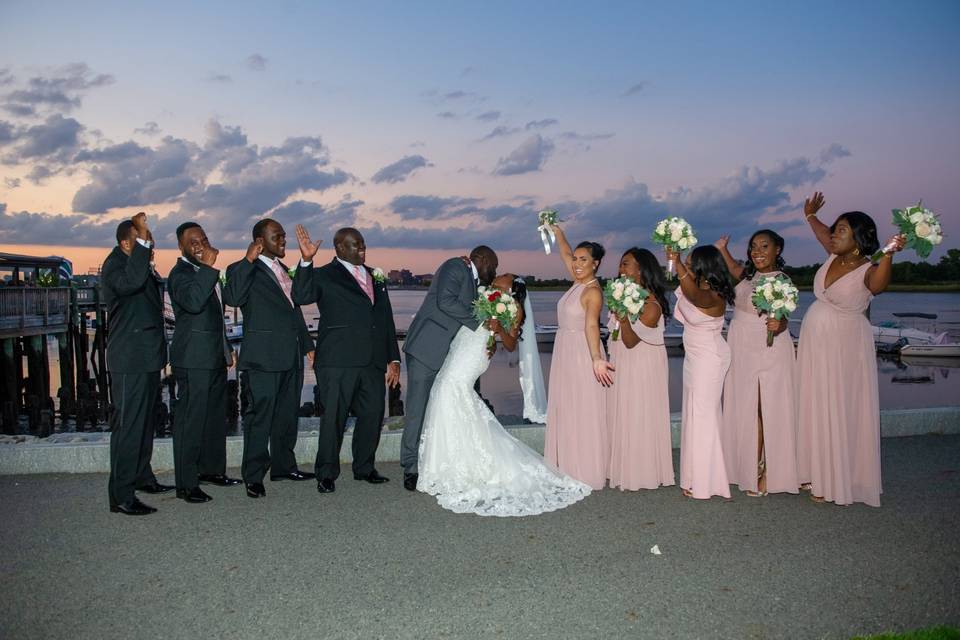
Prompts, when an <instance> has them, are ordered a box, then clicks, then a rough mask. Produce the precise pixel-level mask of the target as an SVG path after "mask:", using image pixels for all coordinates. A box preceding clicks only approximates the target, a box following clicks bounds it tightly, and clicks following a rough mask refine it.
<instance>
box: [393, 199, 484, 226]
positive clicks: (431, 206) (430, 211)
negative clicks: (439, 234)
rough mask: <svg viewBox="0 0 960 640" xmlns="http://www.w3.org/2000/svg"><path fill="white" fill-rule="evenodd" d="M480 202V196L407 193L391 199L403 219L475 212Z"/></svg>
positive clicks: (430, 218)
mask: <svg viewBox="0 0 960 640" xmlns="http://www.w3.org/2000/svg"><path fill="white" fill-rule="evenodd" d="M480 202H482V200H481V199H480V198H460V197H455V196H454V197H442V196H418V195H405V196H397V197H396V198H394V199H393V200H391V201H390V205H389V206H390V209H391V210H392V211H393V212H394V213H396V214H398V215H399V216H400V217H401V218H402V219H403V220H442V219H446V218H457V217H459V216H463V215H467V214H469V213H474V212H476V211H478V208H477V205H478V204H479V203H480Z"/></svg>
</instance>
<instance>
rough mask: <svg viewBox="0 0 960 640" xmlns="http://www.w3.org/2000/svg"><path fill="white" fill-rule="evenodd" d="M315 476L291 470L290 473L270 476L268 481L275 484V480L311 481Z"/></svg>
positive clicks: (307, 472) (306, 472)
mask: <svg viewBox="0 0 960 640" xmlns="http://www.w3.org/2000/svg"><path fill="white" fill-rule="evenodd" d="M316 477H317V476H316V474H314V473H310V472H309V471H299V470H296V469H295V470H293V471H291V472H290V473H281V474H278V475H272V474H271V475H270V481H271V482H276V481H277V480H298V481H299V480H312V479H314V478H316Z"/></svg>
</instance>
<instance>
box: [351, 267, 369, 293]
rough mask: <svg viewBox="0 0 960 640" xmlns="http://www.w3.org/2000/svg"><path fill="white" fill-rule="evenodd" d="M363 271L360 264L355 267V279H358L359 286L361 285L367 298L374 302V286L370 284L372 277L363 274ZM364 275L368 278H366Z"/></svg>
mask: <svg viewBox="0 0 960 640" xmlns="http://www.w3.org/2000/svg"><path fill="white" fill-rule="evenodd" d="M361 269H363V267H362V266H360V265H359V264H355V265H353V277H354V278H356V279H357V284H359V285H360V288H361V289H363V290H364V291H365V292H366V294H367V297H368V298H370V302H373V285H371V284H370V275H369V274H364V273H362V271H361ZM364 275H366V276H367V277H366V278H364V277H363V276H364Z"/></svg>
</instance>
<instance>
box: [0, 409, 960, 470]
mask: <svg viewBox="0 0 960 640" xmlns="http://www.w3.org/2000/svg"><path fill="white" fill-rule="evenodd" d="M319 422H320V421H319V419H318V418H301V419H300V437H299V439H298V441H297V447H296V454H297V462H298V463H299V464H300V465H301V468H303V469H306V470H312V469H313V462H314V458H315V457H316V454H317V429H318V427H319ZM507 428H508V429H510V433H512V434H513V435H514V436H515V437H516V438H517V439H519V440H521V441H522V442H524V443H525V444H527V445H528V446H530V447H532V448H533V449H536V450H537V451H540V452H542V451H543V436H544V426H543V425H541V424H529V425H512V426H507ZM671 431H672V436H673V446H674V448H677V447H679V446H680V414H679V413H675V414H673V415H671ZM880 431H881V435H882V436H883V437H884V438H898V437H904V436H918V435H926V434H958V433H960V407H931V408H927V409H887V410H884V411H881V412H880ZM62 435H65V434H62ZM71 435H73V434H71ZM75 435H76V439H83V438H85V437H89V438H90V441H87V442H83V441H80V442H76V441H74V442H62V441H61V442H48V441H31V442H22V443H4V444H0V475H18V474H33V473H107V472H109V471H110V435H109V434H107V433H103V434H75ZM400 435H401V431H399V430H394V431H384V432H383V435H382V436H381V438H380V447H379V449H377V459H378V460H382V461H384V462H397V461H399V460H400ZM351 442H352V439H351V437H350V435H349V434H347V435H346V436H345V437H344V442H343V449H342V451H341V462H350V461H351V460H352V455H351ZM242 451H243V437H242V436H229V437H227V466H228V467H239V466H240V459H241V454H242ZM151 462H152V464H153V469H154V471H156V472H157V473H166V472H170V471H173V443H172V441H171V440H170V438H159V439H157V440H155V441H154V445H153V459H152V461H151Z"/></svg>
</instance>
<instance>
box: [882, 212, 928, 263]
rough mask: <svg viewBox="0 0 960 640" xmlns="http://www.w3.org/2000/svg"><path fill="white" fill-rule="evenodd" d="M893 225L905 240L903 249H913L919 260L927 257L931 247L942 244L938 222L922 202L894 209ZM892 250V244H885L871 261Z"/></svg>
mask: <svg viewBox="0 0 960 640" xmlns="http://www.w3.org/2000/svg"><path fill="white" fill-rule="evenodd" d="M893 224H894V225H896V226H897V227H898V228H899V229H900V235H902V236H904V237H905V238H906V243H905V244H904V246H903V248H904V249H913V250H914V251H916V252H917V255H918V256H920V257H921V258H926V257H928V256H929V255H930V252H931V251H933V247H934V246H936V245H938V244H940V243H941V242H943V231H942V230H941V228H940V221H939V220H938V219H937V216H936V214H935V213H934V212H933V211H930V210H929V209H925V208H924V206H923V201H920V202H918V203H917V204H916V205H914V206H912V207H907V208H905V209H894V210H893ZM893 248H894V245H893V242H891V243H889V244H887V246H885V247H884V248H883V249H881V250H880V251H878V252H877V253H875V254H873V260H874V261H877V260H879V259H880V258H882V257H883V254H885V253H887V252H889V251H892V250H893Z"/></svg>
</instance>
